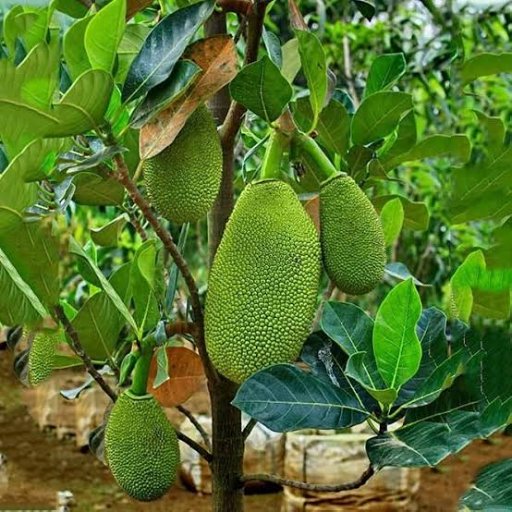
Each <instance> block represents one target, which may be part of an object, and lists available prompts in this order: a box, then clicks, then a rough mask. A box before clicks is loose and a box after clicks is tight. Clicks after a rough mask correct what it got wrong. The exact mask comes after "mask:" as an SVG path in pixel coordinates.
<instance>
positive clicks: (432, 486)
mask: <svg viewBox="0 0 512 512" xmlns="http://www.w3.org/2000/svg"><path fill="white" fill-rule="evenodd" d="M0 389H1V392H0V453H1V454H3V455H5V456H6V457H7V463H6V466H5V467H6V468H7V471H8V478H9V483H8V486H7V487H6V486H5V481H3V480H2V470H1V468H0V509H4V510H5V509H6V508H12V509H18V510H19V509H21V508H23V509H28V508H29V506H31V505H32V508H34V506H37V507H38V508H40V509H46V510H50V509H51V508H52V507H53V506H54V503H55V497H56V493H57V491H64V490H70V491H71V492H72V493H73V494H74V496H75V499H76V502H77V507H76V508H74V509H73V510H74V511H75V510H76V511H77V512H91V511H94V510H107V509H110V510H115V511H123V512H124V511H126V512H132V511H147V512H164V511H166V512H168V511H169V510H172V511H173V512H207V511H208V510H209V503H210V500H209V497H207V496H198V495H196V494H193V493H191V492H188V491H186V490H184V489H181V488H179V487H175V488H174V489H173V490H172V492H171V493H169V494H168V495H167V496H166V497H165V498H164V499H163V500H161V501H159V502H157V503H152V504H139V503H136V502H134V501H132V500H130V499H128V498H126V496H125V495H124V494H123V493H122V492H121V491H120V490H119V488H118V487H117V486H116V484H115V482H114V481H113V479H112V477H111V475H110V473H109V471H108V469H107V468H106V467H104V466H103V465H102V464H101V463H100V462H98V461H97V460H96V459H95V458H94V457H93V456H92V455H90V454H89V453H85V454H83V453H80V452H78V451H77V449H76V447H75V445H74V443H73V442H72V440H70V441H58V440H57V439H56V437H55V436H54V435H53V433H51V432H47V433H43V432H40V431H39V430H38V429H37V427H36V426H35V425H34V423H33V421H32V420H31V418H30V417H29V416H28V414H27V412H26V409H25V406H24V405H23V403H22V400H21V388H20V385H19V384H18V383H17V382H16V381H15V380H14V378H13V375H12V371H11V358H10V355H9V354H8V353H6V352H0ZM504 457H512V438H510V437H499V438H497V439H496V440H495V442H494V444H491V443H484V442H478V443H474V444H473V445H472V446H471V447H469V448H468V449H466V450H465V451H463V452H462V453H461V454H459V455H458V456H456V457H452V458H451V459H449V460H448V461H447V462H446V463H445V464H443V466H442V468H441V472H440V471H433V470H424V471H423V473H422V484H421V488H420V491H419V497H418V503H419V511H421V512H425V511H429V512H450V511H455V510H456V509H457V502H458V498H459V496H460V494H461V493H462V492H463V490H464V489H466V488H467V487H468V486H469V485H470V482H471V480H472V479H473V478H474V475H475V474H476V473H477V472H478V469H479V468H480V467H482V466H483V465H485V464H487V463H489V462H492V461H494V460H497V459H499V458H504ZM279 509H280V495H266V496H249V497H248V498H247V512H278V511H279Z"/></svg>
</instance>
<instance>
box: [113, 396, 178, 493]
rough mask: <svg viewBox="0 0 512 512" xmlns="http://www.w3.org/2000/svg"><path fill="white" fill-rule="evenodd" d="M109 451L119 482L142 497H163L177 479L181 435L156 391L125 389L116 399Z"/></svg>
mask: <svg viewBox="0 0 512 512" xmlns="http://www.w3.org/2000/svg"><path fill="white" fill-rule="evenodd" d="M105 454H106V458H107V461H108V464H109V466H110V470H111V471H112V474H113V475H114V478H115V479H116V481H117V483H118V484H119V486H120V487H121V488H122V489H123V491H125V492H126V493H127V494H129V495H130V496H131V497H132V498H134V499H136V500H138V501H154V500H157V499H159V498H161V497H162V496H163V495H164V494H165V493H167V491H169V489H170V488H171V486H172V484H173V483H174V481H175V479H176V475H177V472H178V468H179V464H180V449H179V446H178V438H177V436H176V432H175V430H174V428H173V426H172V425H171V424H170V423H169V420H168V419H167V416H166V415H165V413H164V411H163V409H162V407H161V406H160V404H159V403H158V402H157V401H156V400H155V398H154V397H153V395H149V394H148V395H143V396H136V395H134V394H133V393H131V392H130V391H129V390H128V391H125V392H124V393H123V394H122V395H121V396H120V397H119V398H118V399H117V402H116V403H115V405H114V407H113V408H112V411H111V413H110V416H109V418H108V422H107V428H106V432H105Z"/></svg>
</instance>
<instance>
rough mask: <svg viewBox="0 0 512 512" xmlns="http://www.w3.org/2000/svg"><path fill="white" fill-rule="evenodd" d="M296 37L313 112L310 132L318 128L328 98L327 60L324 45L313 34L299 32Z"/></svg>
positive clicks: (308, 130)
mask: <svg viewBox="0 0 512 512" xmlns="http://www.w3.org/2000/svg"><path fill="white" fill-rule="evenodd" d="M295 36H296V38H297V40H298V41H299V55H300V60H301V63H302V69H303V71H304V75H305V76H306V80H307V83H308V88H309V101H310V103H311V110H312V111H313V119H312V123H311V125H310V126H309V127H308V129H307V130H306V131H307V132H310V131H311V130H314V129H315V128H316V125H317V122H318V118H319V116H320V112H321V111H322V109H323V108H324V104H325V99H326V97H327V84H328V82H327V60H326V57H325V52H324V49H323V47H322V43H321V42H320V40H319V39H318V37H317V36H316V35H315V34H313V32H309V31H307V30H297V31H295Z"/></svg>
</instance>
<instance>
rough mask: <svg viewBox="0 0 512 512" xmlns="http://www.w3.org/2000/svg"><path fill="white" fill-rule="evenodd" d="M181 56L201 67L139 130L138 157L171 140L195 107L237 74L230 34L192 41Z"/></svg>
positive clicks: (154, 152) (150, 154) (147, 155)
mask: <svg viewBox="0 0 512 512" xmlns="http://www.w3.org/2000/svg"><path fill="white" fill-rule="evenodd" d="M184 58H186V59H189V60H191V61H193V62H195V63H196V64H197V65H198V66H199V67H201V69H202V70H203V71H202V73H201V75H200V77H199V78H198V79H197V80H196V82H195V83H194V84H193V85H192V86H191V87H190V88H189V89H188V90H187V92H186V93H185V94H183V95H182V96H180V98H178V99H177V100H176V102H175V103H172V104H171V105H169V106H168V107H167V108H166V109H165V110H163V111H162V112H161V113H160V114H159V115H158V116H157V117H156V118H155V119H153V120H151V121H150V122H149V123H148V124H146V125H145V126H143V128H142V130H141V132H140V154H141V158H143V159H147V158H152V157H154V156H156V155H158V154H159V153H160V152H162V151H163V150H164V149H165V148H166V147H167V146H169V144H171V143H172V142H173V141H174V139H175V138H176V136H177V135H178V133H179V132H180V130H181V129H182V128H183V126H184V125H185V123H186V122H187V119H188V118H189V117H190V115H191V114H192V113H193V112H194V110H195V109H196V108H197V107H198V106H199V105H201V104H203V103H204V102H206V101H207V100H208V99H209V98H211V97H212V96H213V95H214V94H215V93H216V92H217V91H219V90H220V89H222V87H224V86H225V85H227V84H228V83H229V82H231V80H233V78H234V77H235V76H236V74H237V53H236V47H235V43H234V41H233V39H232V38H231V37H230V36H226V35H218V36H213V37H210V38H208V39H202V40H201V41H197V42H196V43H194V44H193V45H191V46H190V47H189V48H188V49H187V51H186V52H185V54H184Z"/></svg>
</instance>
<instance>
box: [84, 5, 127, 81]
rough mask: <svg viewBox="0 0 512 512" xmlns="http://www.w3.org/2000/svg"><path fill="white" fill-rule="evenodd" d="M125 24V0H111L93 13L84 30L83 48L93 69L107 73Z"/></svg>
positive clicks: (110, 68)
mask: <svg viewBox="0 0 512 512" xmlns="http://www.w3.org/2000/svg"><path fill="white" fill-rule="evenodd" d="M125 26H126V0H112V2H110V3H109V4H107V5H106V6H105V7H103V9H101V10H100V11H99V12H98V13H97V14H95V15H94V16H93V18H92V20H91V22H90V23H88V25H87V27H86V30H85V39H84V44H85V50H86V52H87V56H88V57H89V62H90V63H91V65H92V67H93V68H94V69H103V70H104V71H108V72H109V73H110V72H111V71H112V69H113V67H114V63H115V60H116V55H117V48H118V47H119V43H120V42H121V39H122V38H123V34H124V29H125Z"/></svg>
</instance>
